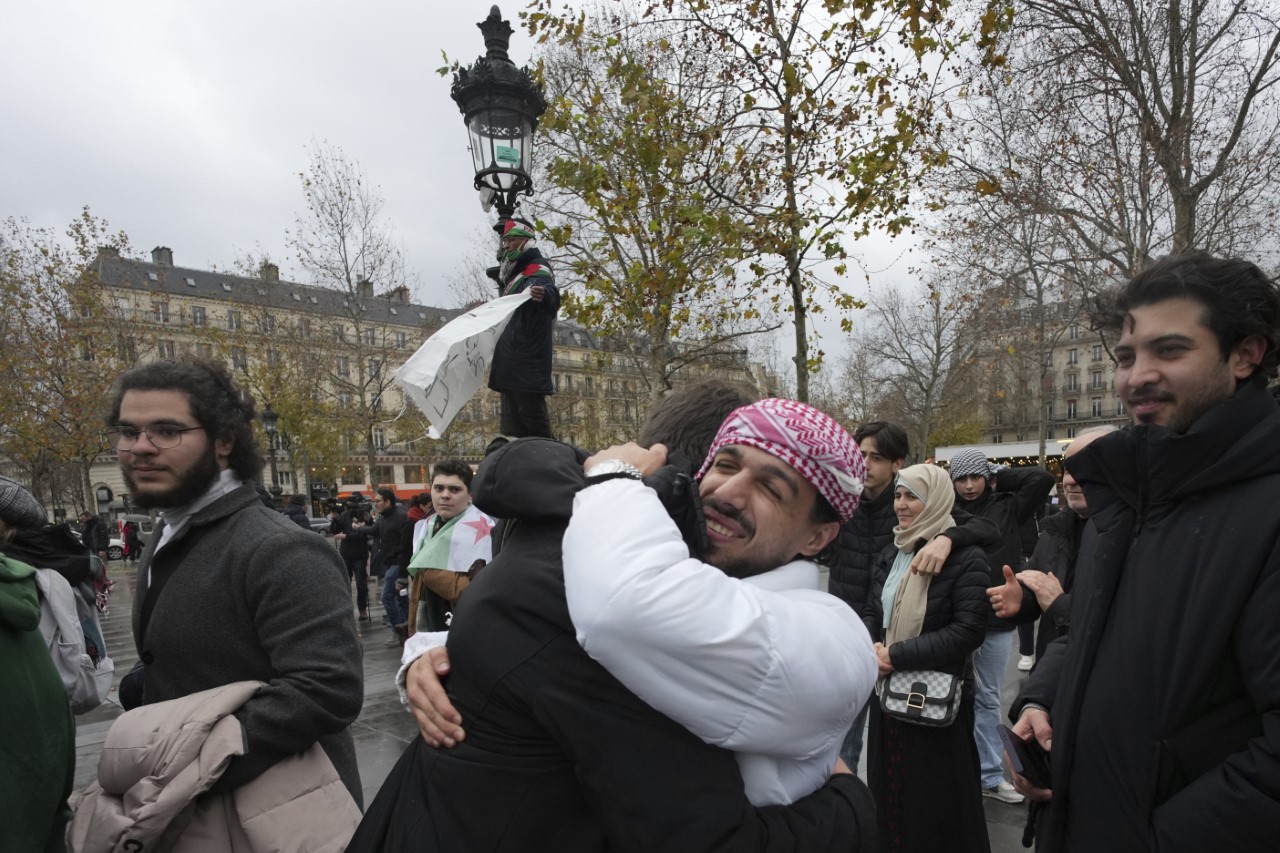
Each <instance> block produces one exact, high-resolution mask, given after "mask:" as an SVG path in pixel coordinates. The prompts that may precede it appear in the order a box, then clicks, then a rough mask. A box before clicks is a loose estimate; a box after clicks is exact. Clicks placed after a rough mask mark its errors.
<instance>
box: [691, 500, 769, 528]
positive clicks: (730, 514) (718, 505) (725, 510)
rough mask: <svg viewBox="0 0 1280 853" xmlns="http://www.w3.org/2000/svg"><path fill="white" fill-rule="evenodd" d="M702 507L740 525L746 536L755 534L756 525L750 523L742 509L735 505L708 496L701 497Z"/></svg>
mask: <svg viewBox="0 0 1280 853" xmlns="http://www.w3.org/2000/svg"><path fill="white" fill-rule="evenodd" d="M702 508H703V510H704V511H705V510H708V509H712V510H715V511H716V513H717V514H718V515H722V516H724V517H725V518H726V519H728V520H729V521H732V522H733V523H734V524H736V525H738V526H739V527H741V528H742V530H743V532H744V533H746V534H747V535H748V536H755V535H756V526H755V525H754V524H752V523H751V522H750V521H749V520H748V519H747V517H746V516H745V515H744V514H743V512H742V510H740V509H738V508H737V507H735V506H730V505H729V504H726V503H723V502H721V501H718V500H716V499H715V498H713V497H708V498H703V499H702Z"/></svg>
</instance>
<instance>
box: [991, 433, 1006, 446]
mask: <svg viewBox="0 0 1280 853" xmlns="http://www.w3.org/2000/svg"><path fill="white" fill-rule="evenodd" d="M991 443H992V444H1004V436H1003V435H1001V434H1000V433H996V434H995V435H993V436H991Z"/></svg>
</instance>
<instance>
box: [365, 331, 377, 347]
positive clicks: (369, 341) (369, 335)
mask: <svg viewBox="0 0 1280 853" xmlns="http://www.w3.org/2000/svg"><path fill="white" fill-rule="evenodd" d="M364 343H365V346H370V347H371V346H376V345H377V343H378V330H377V329H365V330H364Z"/></svg>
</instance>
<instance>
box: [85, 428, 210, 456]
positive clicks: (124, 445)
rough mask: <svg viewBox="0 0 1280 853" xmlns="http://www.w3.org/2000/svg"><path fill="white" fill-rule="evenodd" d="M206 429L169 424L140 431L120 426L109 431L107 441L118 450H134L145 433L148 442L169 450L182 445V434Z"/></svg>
mask: <svg viewBox="0 0 1280 853" xmlns="http://www.w3.org/2000/svg"><path fill="white" fill-rule="evenodd" d="M198 429H204V427H200V426H193V427H180V426H170V425H169V424H152V425H151V426H148V427H143V428H142V429H138V428H137V427H135V426H127V425H125V424H120V425H119V426H114V427H112V428H111V429H109V430H107V441H109V442H111V443H112V444H114V445H115V446H116V450H132V449H133V447H134V445H135V444H137V443H138V439H139V437H141V436H142V435H143V433H145V434H146V436H147V441H149V442H151V444H152V445H153V446H154V447H156V448H158V449H160V450H168V449H169V448H171V447H177V446H178V445H179V444H181V443H182V434H183V433H184V432H192V431H193V430H198Z"/></svg>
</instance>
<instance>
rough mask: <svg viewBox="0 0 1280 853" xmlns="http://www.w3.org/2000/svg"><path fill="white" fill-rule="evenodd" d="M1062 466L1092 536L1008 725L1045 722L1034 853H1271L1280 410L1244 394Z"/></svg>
mask: <svg viewBox="0 0 1280 853" xmlns="http://www.w3.org/2000/svg"><path fill="white" fill-rule="evenodd" d="M1067 468H1068V469H1069V470H1070V471H1071V474H1072V476H1074V477H1075V479H1076V480H1078V481H1080V483H1081V484H1082V485H1083V486H1084V490H1085V496H1086V498H1087V500H1088V502H1089V522H1090V523H1089V524H1088V525H1087V526H1086V527H1085V532H1084V536H1083V538H1082V540H1081V543H1080V555H1079V559H1078V560H1077V563H1076V567H1077V568H1076V575H1075V583H1074V588H1073V596H1072V598H1073V600H1072V614H1071V633H1070V634H1069V635H1068V636H1066V637H1064V638H1062V639H1059V640H1058V641H1057V642H1055V643H1054V644H1053V645H1051V646H1050V647H1049V650H1048V652H1047V653H1046V655H1045V657H1044V659H1043V660H1042V661H1041V664H1040V666H1038V667H1037V668H1036V670H1035V671H1034V672H1032V673H1031V676H1030V677H1029V678H1028V680H1027V683H1026V685H1025V686H1024V689H1023V691H1022V693H1021V694H1020V695H1019V697H1018V699H1017V700H1015V702H1014V705H1013V708H1012V709H1011V712H1010V714H1011V717H1014V718H1015V719H1016V716H1017V714H1019V713H1020V712H1021V710H1022V706H1023V705H1024V704H1025V703H1026V702H1027V701H1037V702H1039V703H1040V704H1042V705H1045V706H1047V707H1048V708H1049V709H1050V719H1051V721H1052V723H1053V752H1052V757H1053V775H1052V778H1053V800H1052V802H1051V804H1050V806H1049V808H1048V810H1047V812H1046V813H1045V815H1044V819H1043V820H1042V821H1041V823H1040V828H1039V838H1040V844H1039V849H1040V850H1042V851H1062V850H1101V849H1106V850H1116V851H1128V850H1144V851H1146V850H1160V851H1161V853H1174V852H1176V851H1204V850H1214V851H1226V850H1264V849H1272V848H1274V846H1275V839H1276V838H1278V837H1280V631H1277V628H1276V613H1277V612H1280V501H1278V500H1277V495H1280V408H1277V405H1276V403H1275V401H1274V400H1272V398H1271V397H1270V395H1268V394H1266V393H1265V392H1264V391H1263V390H1261V389H1258V388H1254V387H1252V386H1250V387H1245V388H1242V389H1241V390H1239V391H1238V392H1237V393H1236V394H1235V396H1233V397H1232V398H1231V399H1230V400H1228V401H1226V402H1225V403H1222V404H1221V405H1219V406H1216V407H1214V408H1213V409H1211V410H1210V411H1209V412H1208V413H1207V414H1205V415H1204V416H1202V417H1201V418H1200V419H1199V420H1198V421H1196V423H1194V424H1193V425H1192V426H1191V428H1190V429H1189V430H1188V431H1187V433H1186V434H1184V435H1176V434H1174V433H1171V432H1169V431H1168V430H1167V429H1164V428H1163V427H1158V426H1138V427H1131V428H1130V429H1127V430H1124V431H1122V432H1118V433H1115V434H1113V435H1106V436H1103V437H1102V438H1099V439H1098V440H1097V441H1095V442H1093V443H1092V444H1090V445H1089V446H1088V447H1087V448H1085V449H1084V450H1082V451H1081V452H1080V453H1079V454H1077V455H1076V456H1074V457H1073V458H1071V459H1070V460H1068V461H1067ZM1264 729H1265V733H1264ZM1064 837H1065V838H1066V839H1067V840H1066V842H1065V843H1064Z"/></svg>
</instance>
